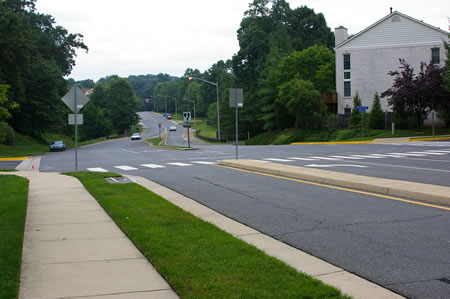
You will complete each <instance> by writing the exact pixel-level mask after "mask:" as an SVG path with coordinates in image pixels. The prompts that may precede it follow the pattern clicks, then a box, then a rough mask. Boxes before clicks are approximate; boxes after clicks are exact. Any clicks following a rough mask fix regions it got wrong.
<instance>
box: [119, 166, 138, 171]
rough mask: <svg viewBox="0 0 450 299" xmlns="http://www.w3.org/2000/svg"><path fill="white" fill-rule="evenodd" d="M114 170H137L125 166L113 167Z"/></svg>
mask: <svg viewBox="0 0 450 299" xmlns="http://www.w3.org/2000/svg"><path fill="white" fill-rule="evenodd" d="M114 168H118V169H121V170H125V171H129V170H137V168H135V167H131V166H127V165H119V166H114Z"/></svg>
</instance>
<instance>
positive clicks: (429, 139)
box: [290, 136, 450, 145]
mask: <svg viewBox="0 0 450 299" xmlns="http://www.w3.org/2000/svg"><path fill="white" fill-rule="evenodd" d="M399 138H402V137H399ZM386 139H387V140H382V139H376V140H370V141H330V142H293V143H291V144H290V145H310V144H316V145H317V144H366V143H398V142H411V141H433V140H450V136H446V137H425V138H420V137H419V138H414V137H404V139H399V140H392V138H386ZM377 140H378V141H377Z"/></svg>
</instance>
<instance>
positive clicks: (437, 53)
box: [431, 48, 441, 64]
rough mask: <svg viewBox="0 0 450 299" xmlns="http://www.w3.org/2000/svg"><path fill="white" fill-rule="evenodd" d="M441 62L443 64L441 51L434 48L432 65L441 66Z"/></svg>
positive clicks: (432, 50)
mask: <svg viewBox="0 0 450 299" xmlns="http://www.w3.org/2000/svg"><path fill="white" fill-rule="evenodd" d="M440 62H441V57H440V49H439V48H432V49H431V63H432V64H439V63H440Z"/></svg>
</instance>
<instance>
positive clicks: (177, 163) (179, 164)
mask: <svg viewBox="0 0 450 299" xmlns="http://www.w3.org/2000/svg"><path fill="white" fill-rule="evenodd" d="M167 164H169V165H175V166H182V167H183V166H191V165H192V164H187V163H180V162H173V163H167Z"/></svg>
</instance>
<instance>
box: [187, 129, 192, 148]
mask: <svg viewBox="0 0 450 299" xmlns="http://www.w3.org/2000/svg"><path fill="white" fill-rule="evenodd" d="M189 127H190V125H187V135H188V148H191V138H190V136H189Z"/></svg>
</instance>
